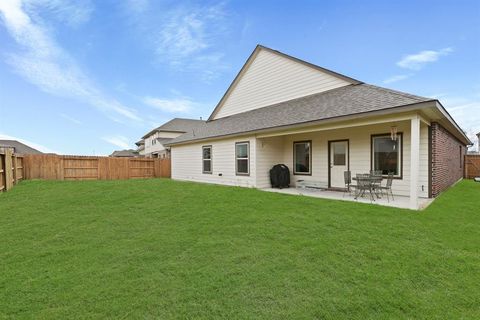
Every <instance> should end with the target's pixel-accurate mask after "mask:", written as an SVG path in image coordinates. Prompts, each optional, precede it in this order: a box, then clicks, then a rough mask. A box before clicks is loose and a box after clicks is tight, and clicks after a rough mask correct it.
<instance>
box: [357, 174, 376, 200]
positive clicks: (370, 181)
mask: <svg viewBox="0 0 480 320" xmlns="http://www.w3.org/2000/svg"><path fill="white" fill-rule="evenodd" d="M352 180H354V181H357V182H358V181H359V180H360V181H361V182H364V183H365V185H366V187H365V188H358V187H357V188H355V199H357V198H358V197H359V196H362V195H364V194H365V191H366V190H367V189H368V191H369V192H370V198H371V200H373V201H375V198H374V196H373V195H374V194H375V195H376V196H377V198H378V199H380V198H381V197H380V194H379V193H378V188H377V186H380V184H381V183H382V180H383V177H382V176H376V175H370V174H364V176H363V177H352Z"/></svg>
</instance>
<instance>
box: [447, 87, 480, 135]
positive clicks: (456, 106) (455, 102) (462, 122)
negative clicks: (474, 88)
mask: <svg viewBox="0 0 480 320" xmlns="http://www.w3.org/2000/svg"><path fill="white" fill-rule="evenodd" d="M440 102H441V103H442V105H443V106H444V107H445V108H446V109H447V111H448V112H449V113H450V115H451V116H452V117H453V118H454V119H455V121H457V123H458V125H459V126H460V127H461V128H462V129H463V130H465V131H466V133H467V136H468V137H469V138H470V140H472V141H476V136H475V134H476V133H478V132H480V99H478V98H476V97H473V98H469V97H454V96H448V95H446V96H445V97H444V98H442V99H441V100H440Z"/></svg>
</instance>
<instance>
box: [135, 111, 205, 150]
mask: <svg viewBox="0 0 480 320" xmlns="http://www.w3.org/2000/svg"><path fill="white" fill-rule="evenodd" d="M204 123H205V121H203V120H194V119H182V118H175V119H172V120H170V121H168V122H167V123H165V124H163V125H161V126H160V127H158V128H155V129H153V130H151V131H150V132H148V133H147V134H146V135H144V136H143V137H142V140H140V141H139V142H137V143H140V145H139V144H137V146H139V148H141V143H142V141H143V150H142V152H143V154H144V156H145V157H149V158H169V157H170V149H169V147H167V146H166V144H167V143H168V142H170V141H171V140H172V139H174V138H177V137H178V136H180V135H182V134H184V133H186V132H189V133H193V134H194V131H195V128H197V127H198V126H199V125H202V124H204Z"/></svg>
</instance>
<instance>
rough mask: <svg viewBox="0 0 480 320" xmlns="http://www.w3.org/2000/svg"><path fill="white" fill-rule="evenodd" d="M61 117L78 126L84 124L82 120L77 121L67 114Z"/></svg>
mask: <svg viewBox="0 0 480 320" xmlns="http://www.w3.org/2000/svg"><path fill="white" fill-rule="evenodd" d="M60 117H62V118H64V119H66V120H68V121H70V122H73V123H75V124H78V125H80V124H82V122H81V121H80V120H77V119H75V118H73V117H71V116H69V115H67V114H65V113H61V114H60Z"/></svg>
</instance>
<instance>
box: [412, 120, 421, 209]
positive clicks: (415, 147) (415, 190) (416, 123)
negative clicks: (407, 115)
mask: <svg viewBox="0 0 480 320" xmlns="http://www.w3.org/2000/svg"><path fill="white" fill-rule="evenodd" d="M410 126H411V130H410V209H413V210H417V209H418V196H419V182H418V175H419V174H420V117H419V116H414V117H412V119H411V120H410Z"/></svg>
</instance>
